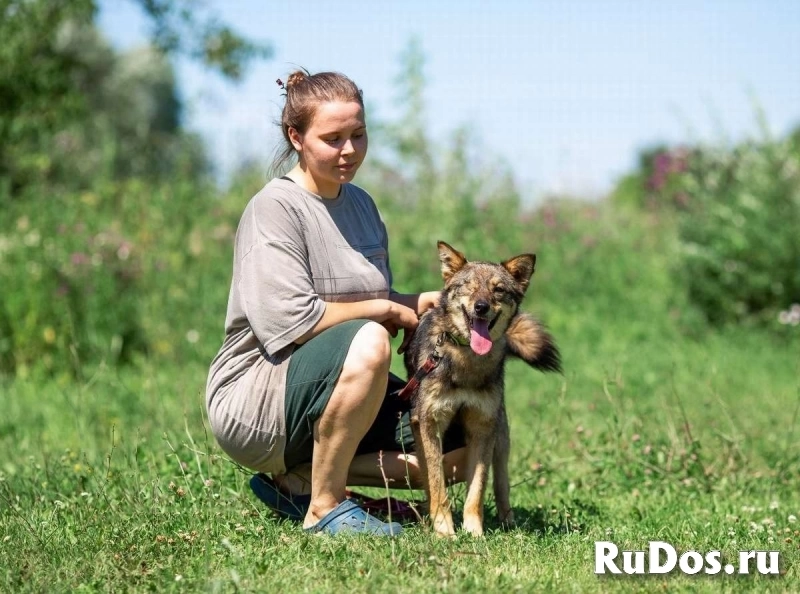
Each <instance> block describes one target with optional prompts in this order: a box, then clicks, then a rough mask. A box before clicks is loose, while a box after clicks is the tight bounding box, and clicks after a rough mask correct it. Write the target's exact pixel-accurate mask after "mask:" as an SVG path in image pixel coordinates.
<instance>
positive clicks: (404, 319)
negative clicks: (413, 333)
mask: <svg viewBox="0 0 800 594" xmlns="http://www.w3.org/2000/svg"><path fill="white" fill-rule="evenodd" d="M357 319H367V320H372V321H373V322H378V323H379V324H381V325H383V326H385V327H386V329H387V330H389V332H390V333H391V335H392V336H396V335H397V331H398V329H400V328H403V329H406V330H414V329H415V328H416V327H417V323H418V320H417V314H416V312H415V311H414V310H413V309H411V308H409V307H407V306H406V305H404V304H402V303H400V302H396V301H394V300H389V299H369V300H367V301H355V302H352V303H328V302H325V312H324V313H323V314H322V317H321V318H320V319H319V321H318V322H317V323H316V324H315V325H314V327H313V328H312V329H311V330H309V331H308V332H306V333H305V334H303V335H302V336H301V337H299V338H298V339H297V340H295V342H296V343H297V344H303V343H304V342H307V341H309V340H311V339H312V338H314V337H315V336H316V335H317V334H319V333H321V332H322V331H323V330H327V329H328V328H331V327H332V326H335V325H337V324H341V323H342V322H347V321H348V320H357Z"/></svg>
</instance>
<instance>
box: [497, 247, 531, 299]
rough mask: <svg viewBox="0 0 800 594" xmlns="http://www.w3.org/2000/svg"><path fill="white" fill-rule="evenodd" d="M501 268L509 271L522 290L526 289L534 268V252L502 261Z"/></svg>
mask: <svg viewBox="0 0 800 594" xmlns="http://www.w3.org/2000/svg"><path fill="white" fill-rule="evenodd" d="M502 264H503V268H505V269H506V270H508V271H509V272H510V273H511V276H513V277H514V280H515V281H517V282H518V283H519V284H520V286H521V287H522V290H523V291H526V290H527V289H528V282H529V281H530V280H531V276H533V271H534V269H535V268H536V254H522V255H521V256H517V257H515V258H511V259H510V260H506V261H505V262H503V263H502Z"/></svg>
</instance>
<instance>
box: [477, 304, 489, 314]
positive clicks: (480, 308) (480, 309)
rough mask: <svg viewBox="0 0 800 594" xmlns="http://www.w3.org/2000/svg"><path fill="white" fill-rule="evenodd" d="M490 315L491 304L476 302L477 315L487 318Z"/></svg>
mask: <svg viewBox="0 0 800 594" xmlns="http://www.w3.org/2000/svg"><path fill="white" fill-rule="evenodd" d="M487 313H489V303H488V302H486V301H483V300H480V301H476V302H475V314H476V315H479V316H485V315H486V314H487Z"/></svg>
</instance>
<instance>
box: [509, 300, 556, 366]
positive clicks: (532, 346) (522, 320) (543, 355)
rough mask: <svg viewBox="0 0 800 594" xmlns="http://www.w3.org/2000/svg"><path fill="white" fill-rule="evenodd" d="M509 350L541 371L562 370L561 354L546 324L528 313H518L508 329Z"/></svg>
mask: <svg viewBox="0 0 800 594" xmlns="http://www.w3.org/2000/svg"><path fill="white" fill-rule="evenodd" d="M506 344H507V348H508V352H509V353H510V354H511V355H513V356H515V357H519V358H520V359H522V360H523V361H525V363H527V364H528V365H530V366H531V367H534V368H536V369H538V370H539V371H557V372H559V373H560V372H561V354H560V353H559V352H558V347H556V343H555V341H554V340H553V337H552V336H551V335H550V333H549V332H548V331H547V330H546V329H545V327H544V325H543V324H542V323H541V322H540V321H539V320H537V319H536V318H534V317H533V316H531V315H529V314H527V313H520V314H518V315H517V316H516V317H515V318H514V319H513V321H512V322H511V325H510V326H509V327H508V330H506Z"/></svg>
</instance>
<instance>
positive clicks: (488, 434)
mask: <svg viewBox="0 0 800 594" xmlns="http://www.w3.org/2000/svg"><path fill="white" fill-rule="evenodd" d="M462 414H463V417H464V427H465V429H466V430H467V435H466V438H467V499H466V501H465V502H464V530H466V531H467V532H469V533H470V534H472V535H473V536H483V499H484V495H485V493H486V483H487V480H488V477H489V466H490V464H491V460H492V453H493V452H494V442H495V436H494V428H495V424H496V423H495V419H494V418H490V417H487V416H486V415H485V414H484V413H483V411H478V410H475V409H470V408H466V409H464V412H463V413H462Z"/></svg>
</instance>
